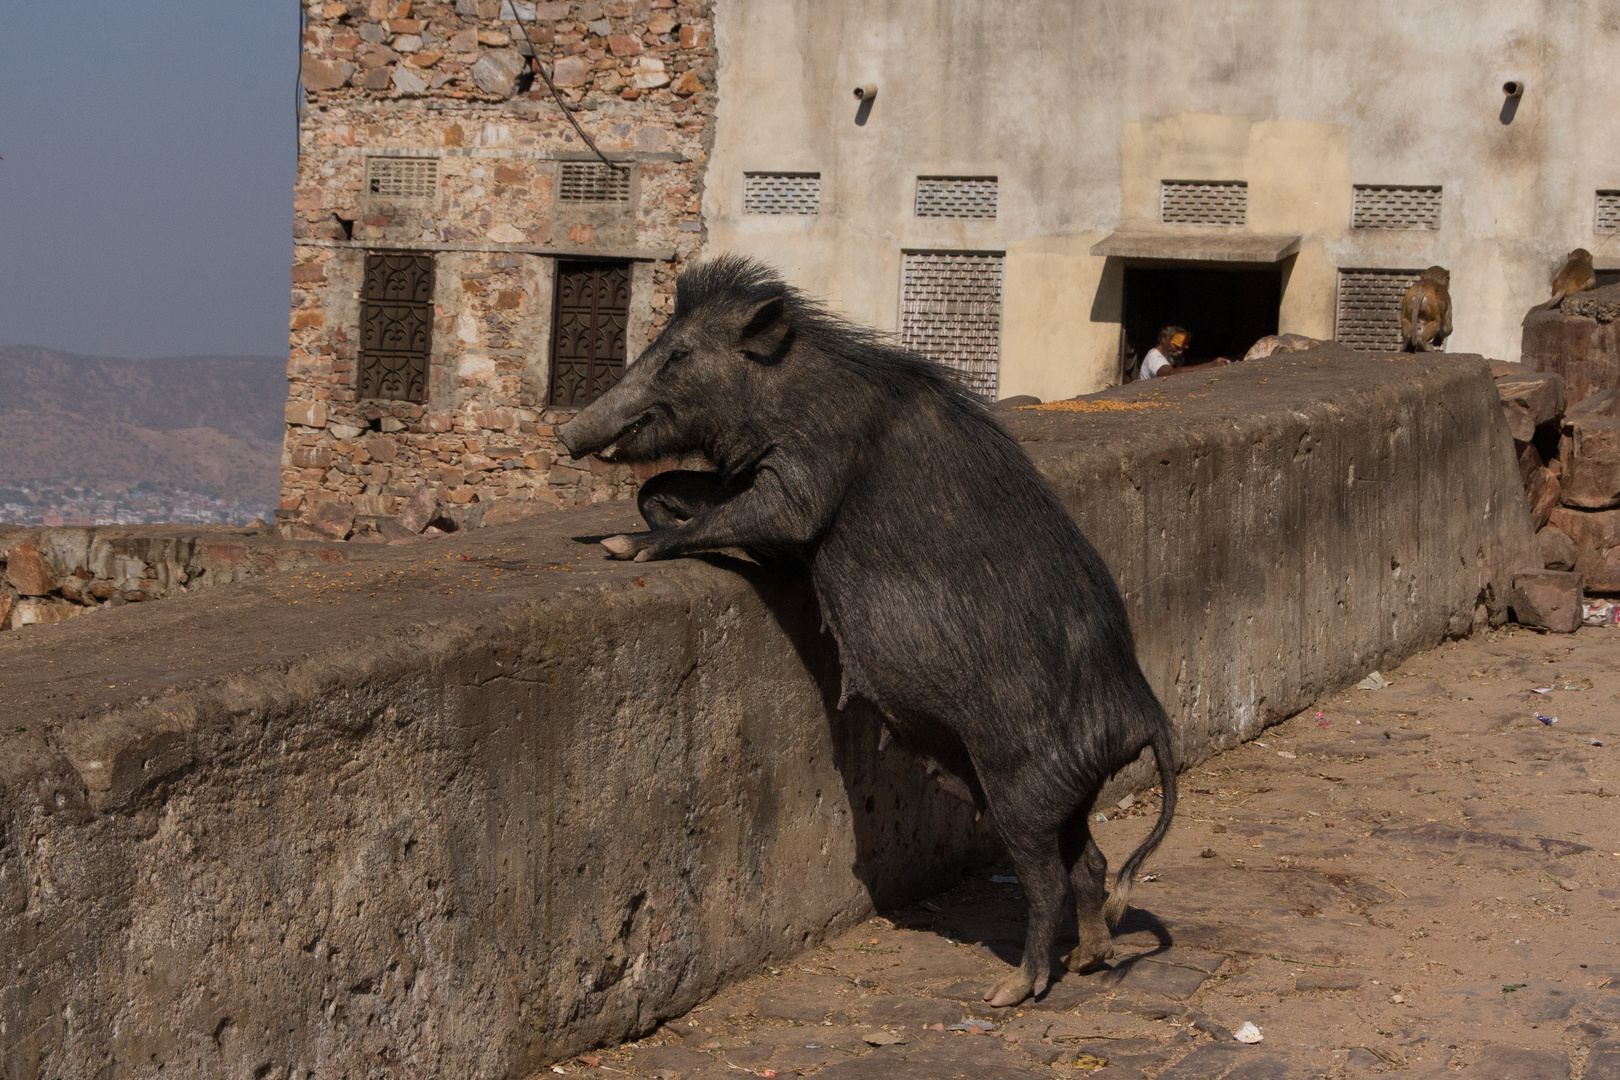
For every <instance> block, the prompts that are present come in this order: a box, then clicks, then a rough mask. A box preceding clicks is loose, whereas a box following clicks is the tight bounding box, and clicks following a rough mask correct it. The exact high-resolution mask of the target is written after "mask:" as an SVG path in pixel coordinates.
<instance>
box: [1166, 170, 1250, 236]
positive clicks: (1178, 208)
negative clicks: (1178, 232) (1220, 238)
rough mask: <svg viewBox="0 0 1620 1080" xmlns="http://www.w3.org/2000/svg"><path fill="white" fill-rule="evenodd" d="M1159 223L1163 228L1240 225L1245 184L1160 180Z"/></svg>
mask: <svg viewBox="0 0 1620 1080" xmlns="http://www.w3.org/2000/svg"><path fill="white" fill-rule="evenodd" d="M1159 220H1160V221H1162V222H1164V223H1165V224H1166V225H1243V224H1246V223H1247V222H1248V220H1249V185H1248V183H1247V182H1246V181H1243V180H1161V181H1160V182H1159Z"/></svg>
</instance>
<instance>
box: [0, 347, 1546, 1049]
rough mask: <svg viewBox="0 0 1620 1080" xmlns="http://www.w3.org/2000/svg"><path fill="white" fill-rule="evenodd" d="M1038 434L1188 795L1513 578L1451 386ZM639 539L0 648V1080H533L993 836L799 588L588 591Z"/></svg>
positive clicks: (1354, 383) (1191, 385)
mask: <svg viewBox="0 0 1620 1080" xmlns="http://www.w3.org/2000/svg"><path fill="white" fill-rule="evenodd" d="M1064 405H1065V407H1064V408H1059V409H1044V410H1038V411H1028V412H1020V413H1016V414H1013V416H1012V418H1011V419H1010V420H1009V421H1008V422H1009V424H1010V425H1011V426H1012V427H1013V428H1014V430H1016V431H1017V433H1018V434H1019V435H1020V437H1021V438H1023V439H1024V440H1025V441H1026V444H1027V445H1028V447H1029V449H1030V452H1031V454H1032V456H1033V458H1034V459H1035V461H1036V462H1037V464H1038V465H1039V466H1040V467H1041V469H1042V470H1043V471H1044V472H1045V474H1046V475H1047V476H1048V477H1049V478H1050V479H1051V480H1052V483H1053V485H1054V487H1055V488H1056V490H1057V491H1058V493H1059V494H1060V496H1061V497H1062V498H1063V500H1064V502H1065V504H1066V505H1067V506H1068V507H1069V508H1070V509H1071V511H1072V512H1073V513H1074V514H1075V515H1076V517H1077V518H1078V519H1079V520H1080V522H1081V523H1082V525H1083V527H1084V528H1085V529H1086V530H1087V532H1088V533H1089V535H1090V536H1091V537H1092V539H1093V540H1094V541H1095V542H1096V543H1097V545H1098V548H1099V550H1100V551H1101V552H1102V553H1103V555H1104V557H1105V558H1106V559H1107V560H1108V562H1109V565H1110V566H1111V567H1112V568H1113V569H1114V571H1115V573H1116V574H1117V575H1118V577H1119V579H1120V582H1121V585H1122V587H1123V589H1124V591H1125V594H1126V597H1127V599H1128V602H1129V604H1130V609H1131V614H1132V618H1133V620H1134V623H1135V627H1136V631H1137V634H1138V641H1139V652H1140V655H1141V657H1142V660H1143V663H1144V666H1145V668H1146V670H1147V672H1148V674H1149V676H1150V678H1151V679H1152V681H1153V684H1154V686H1155V688H1156V689H1157V691H1158V693H1159V694H1160V696H1161V697H1162V698H1163V700H1164V701H1165V703H1166V705H1167V706H1168V708H1169V710H1170V712H1171V715H1172V716H1173V717H1174V718H1175V721H1176V724H1177V730H1178V739H1179V743H1180V748H1181V752H1182V755H1183V757H1184V759H1185V760H1186V761H1187V762H1194V761H1198V760H1201V759H1202V758H1203V757H1205V756H1207V755H1208V754H1210V753H1212V752H1214V751H1215V750H1217V749H1218V748H1220V747H1222V746H1226V745H1230V744H1232V743H1234V742H1236V741H1238V740H1239V739H1241V738H1244V737H1246V736H1249V735H1252V734H1254V733H1255V732H1257V731H1259V730H1260V728H1261V727H1262V726H1263V725H1264V724H1266V723H1269V722H1272V721H1274V720H1277V719H1279V718H1281V717H1284V716H1287V715H1288V714H1289V713H1291V712H1292V711H1294V710H1296V709H1298V708H1300V707H1302V706H1304V705H1305V704H1308V703H1309V702H1310V701H1311V700H1313V698H1314V697H1315V696H1316V695H1318V694H1320V693H1323V692H1325V691H1328V690H1331V689H1333V688H1335V687H1339V686H1342V685H1344V684H1345V683H1347V682H1348V681H1350V680H1354V679H1358V678H1360V677H1361V676H1363V675H1364V674H1366V672H1367V671H1368V670H1369V669H1371V668H1374V667H1386V666H1388V665H1390V664H1393V663H1395V662H1396V661H1397V660H1399V659H1400V658H1401V657H1403V656H1406V655H1409V654H1411V653H1412V652H1414V651H1417V650H1421V649H1426V648H1429V647H1431V646H1433V645H1434V644H1436V643H1437V642H1439V641H1441V640H1442V639H1443V638H1444V637H1445V636H1446V635H1447V634H1464V633H1468V632H1470V631H1471V630H1472V629H1473V627H1474V626H1475V625H1476V621H1477V620H1484V619H1491V618H1500V617H1501V616H1502V611H1501V601H1502V598H1504V597H1505V595H1506V586H1507V583H1508V580H1509V577H1510V575H1511V574H1512V573H1513V572H1514V571H1515V570H1518V569H1521V568H1525V567H1529V566H1533V565H1535V559H1534V556H1533V555H1532V551H1531V545H1532V538H1531V535H1530V531H1529V523H1528V518H1527V512H1526V510H1525V506H1524V499H1523V496H1522V493H1521V491H1520V488H1519V478H1518V472H1517V466H1516V463H1515V461H1514V458H1513V451H1512V442H1511V439H1510V436H1509V434H1508V431H1507V428H1506V422H1505V420H1504V419H1503V415H1502V409H1501V406H1500V404H1499V402H1498V399H1497V395H1496V391H1495V388H1494V386H1493V384H1492V382H1491V379H1490V375H1489V371H1488V368H1487V366H1486V364H1485V363H1484V362H1483V361H1482V360H1480V359H1479V358H1477V357H1450V356H1433V355H1431V356H1426V357H1423V358H1410V357H1407V358H1399V359H1368V358H1366V357H1358V358H1348V359H1347V358H1344V357H1337V358H1336V357H1333V356H1328V355H1307V356H1290V357H1279V358H1275V359H1272V360H1266V361H1260V362H1255V363H1251V364H1247V365H1242V366H1241V367H1240V368H1233V369H1230V370H1227V371H1222V372H1220V373H1219V374H1218V376H1217V377H1215V378H1214V379H1211V380H1206V379H1200V378H1195V377H1190V376H1189V377H1185V378H1182V379H1171V380H1160V381H1158V382H1156V383H1153V384H1145V385H1143V386H1132V387H1126V388H1121V389H1118V390H1114V391H1110V392H1109V393H1108V394H1107V395H1105V398H1104V400H1102V401H1090V402H1080V403H1064ZM626 514H627V511H626V510H624V509H622V508H620V509H615V508H613V507H611V506H606V507H598V508H589V509H581V510H578V511H570V512H568V513H561V514H551V515H547V516H545V517H542V518H538V519H533V520H531V521H529V522H523V523H519V524H517V525H512V526H505V527H500V528H492V529H484V530H479V531H477V532H473V533H468V534H464V535H457V536H453V537H447V538H443V539H440V540H437V541H424V542H422V543H421V544H417V545H411V546H406V547H370V546H363V545H356V546H355V550H354V553H353V554H351V556H350V558H349V560H348V561H346V562H345V563H344V564H343V565H342V566H341V567H334V568H330V569H326V570H306V571H303V572H301V573H296V574H291V575H287V574H279V575H270V576H267V577H260V578H255V579H252V580H249V581H244V582H240V583H237V584H233V585H222V586H219V587H216V588H213V589H210V590H208V591H206V592H204V593H202V594H200V595H198V596H195V597H188V598H184V599H177V600H170V601H164V602H162V603H157V604H145V605H139V606H135V607H129V608H124V609H120V610H119V611H117V612H110V613H108V614H106V615H104V616H102V617H99V618H95V619H76V620H72V621H70V622H66V623H62V624H59V625H54V626H48V627H27V628H24V629H23V630H22V631H20V632H17V633H8V634H5V635H0V684H3V685H4V687H5V693H6V695H7V699H6V715H5V719H6V724H5V726H4V728H3V729H0V956H3V957H5V958H6V965H7V967H6V977H5V979H4V980H0V1074H3V1075H4V1076H5V1077H7V1080H39V1078H44V1077H54V1076H70V1075H92V1074H106V1075H117V1076H132V1077H140V1076H151V1075H155V1074H156V1073H157V1072H158V1071H159V1069H160V1068H161V1069H162V1072H163V1075H165V1076H179V1077H199V1078H200V1077H214V1076H222V1075H238V1074H245V1075H257V1076H261V1077H275V1078H278V1080H279V1078H283V1077H288V1076H297V1077H299V1078H300V1080H304V1078H305V1077H308V1076H310V1075H311V1074H312V1073H314V1074H315V1075H335V1074H342V1073H344V1072H345V1071H346V1070H347V1071H348V1072H349V1074H351V1075H357V1074H359V1073H361V1072H363V1071H365V1070H367V1069H372V1068H384V1067H386V1068H391V1069H394V1070H396V1071H398V1072H400V1073H401V1074H405V1075H435V1076H463V1077H519V1076H522V1075H524V1074H525V1072H526V1071H527V1070H532V1069H535V1068H537V1067H539V1066H541V1065H542V1064H543V1063H544V1062H545V1061H547V1060H550V1059H553V1058H555V1057H558V1056H562V1055H566V1054H568V1053H571V1052H575V1051H578V1050H581V1049H583V1048H585V1047H587V1046H589V1045H591V1044H593V1043H596V1042H599V1041H604V1040H611V1039H615V1038H620V1037H624V1036H627V1035H631V1034H633V1033H637V1032H642V1031H646V1030H648V1029H649V1028H650V1027H651V1026H653V1025H655V1024H656V1023H657V1022H658V1021H659V1020H660V1019H662V1018H666V1017H669V1016H672V1015H676V1014H678V1013H680V1012H682V1011H683V1010H685V1009H686V1008H688V1007H689V1006H690V1005H692V1004H693V1003H694V1002H696V1001H698V1000H700V999H701V998H702V997H703V996H704V995H705V994H707V993H710V992H711V991H713V990H714V989H715V988H716V987H717V986H718V985H719V984H720V983H721V982H722V981H724V980H726V979H728V978H732V977H735V976H737V975H739V974H743V973H747V972H751V971H753V970H756V968H757V965H759V964H761V963H763V962H767V961H769V960H770V959H771V958H774V957H782V956H785V955H788V954H790V953H792V952H794V951H796V950H798V949H800V948H802V947H804V946H805V945H808V944H811V943H814V942H815V941H817V940H818V939H819V938H820V937H821V936H822V935H823V934H824V933H826V932H827V931H828V930H830V929H834V928H838V927H841V926H844V925H847V924H848V923H850V922H851V921H852V920H855V919H857V918H859V917H861V916H862V915H864V914H865V913H866V912H867V911H868V910H869V905H870V904H871V903H872V902H873V901H874V899H876V900H879V901H882V900H885V899H889V900H892V899H898V898H902V897H904V896H907V895H915V894H916V893H917V892H919V891H926V890H928V889H931V888H934V887H936V886H939V885H941V884H945V883H948V882H950V881H951V880H953V876H954V874H955V873H956V871H957V870H958V868H959V867H960V866H961V865H962V864H963V863H964V861H966V860H967V859H969V858H971V857H972V856H973V853H974V852H975V851H978V850H982V844H983V842H984V824H981V825H980V826H978V827H977V828H976V827H975V826H974V825H973V824H972V823H971V821H970V820H969V816H968V815H967V814H966V812H965V810H964V808H962V807H961V806H960V804H957V803H955V802H954V801H952V800H951V799H950V798H949V797H947V796H944V795H943V794H941V793H939V792H938V791H937V790H935V789H934V788H932V787H931V786H929V785H928V784H926V783H925V782H924V777H923V775H922V773H921V771H920V770H919V769H917V768H916V767H915V766H914V765H912V764H910V763H909V762H906V761H905V760H903V759H901V758H899V757H898V755H896V754H895V753H894V752H892V751H891V752H890V753H888V754H884V755H880V754H879V753H878V751H877V748H876V743H877V730H876V724H875V723H874V722H873V721H872V719H871V718H870V717H866V716H862V715H853V714H840V713H838V712H837V711H836V710H835V709H833V708H832V707H831V703H832V702H835V701H836V698H837V687H838V675H837V671H836V667H835V664H834V659H833V656H832V653H831V651H830V642H829V639H828V638H827V637H826V636H825V635H823V634H821V633H820V631H819V618H818V613H817V611H816V610H815V605H814V602H813V599H812V597H811V595H810V593H809V591H808V589H807V588H806V586H805V584H804V583H803V582H802V581H799V580H795V579H792V578H787V577H783V576H780V575H777V574H770V573H765V572H762V571H759V570H754V569H750V568H749V567H748V566H747V565H746V564H737V563H728V562H717V563H715V564H713V565H711V564H710V563H708V562H705V561H701V560H695V559H694V560H680V561H676V562H670V563H652V564H617V563H607V562H604V561H602V560H601V559H600V556H599V554H598V551H597V549H596V548H594V546H591V545H590V540H591V538H592V537H593V536H597V535H601V534H604V533H608V532H612V531H618V530H620V529H623V528H625V527H626V526H627V524H630V523H629V522H627V521H626V519H625V515H626ZM1482 601H1483V602H1482ZM135 646H138V647H135ZM47 661H48V662H47ZM1131 780H1132V778H1131V777H1126V778H1125V779H1124V780H1123V781H1121V783H1127V784H1128V783H1130V782H1131ZM1114 794H1117V785H1116V789H1115V792H1114ZM1110 854H1111V855H1113V856H1114V857H1115V858H1116V859H1117V858H1119V857H1120V856H1121V855H1122V853H1120V852H1111V853H1110Z"/></svg>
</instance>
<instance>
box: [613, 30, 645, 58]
mask: <svg viewBox="0 0 1620 1080" xmlns="http://www.w3.org/2000/svg"><path fill="white" fill-rule="evenodd" d="M607 42H608V48H609V49H612V50H613V55H614V56H640V55H641V53H642V48H641V39H640V38H638V37H636V36H635V35H634V34H609V35H608V39H607Z"/></svg>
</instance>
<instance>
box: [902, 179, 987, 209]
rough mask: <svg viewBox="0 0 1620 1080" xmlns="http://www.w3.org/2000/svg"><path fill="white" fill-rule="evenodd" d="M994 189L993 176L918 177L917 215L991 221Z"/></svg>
mask: <svg viewBox="0 0 1620 1080" xmlns="http://www.w3.org/2000/svg"><path fill="white" fill-rule="evenodd" d="M996 186H997V185H996V178H995V177H993V176H919V177H917V216H918V217H944V218H993V217H995V216H996Z"/></svg>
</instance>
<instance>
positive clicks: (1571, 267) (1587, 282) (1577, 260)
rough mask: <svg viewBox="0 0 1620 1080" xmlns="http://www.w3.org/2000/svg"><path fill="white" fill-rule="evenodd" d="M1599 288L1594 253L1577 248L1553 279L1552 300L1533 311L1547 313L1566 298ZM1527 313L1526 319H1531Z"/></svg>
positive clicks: (1538, 305)
mask: <svg viewBox="0 0 1620 1080" xmlns="http://www.w3.org/2000/svg"><path fill="white" fill-rule="evenodd" d="M1595 288H1597V274H1596V272H1594V271H1593V269H1592V253H1591V252H1590V251H1587V250H1586V249H1585V248H1576V249H1575V250H1574V251H1572V252H1570V253H1569V258H1568V259H1566V260H1564V268H1563V269H1562V270H1560V271H1558V276H1557V277H1555V278H1553V286H1552V289H1553V294H1552V299H1551V300H1548V301H1547V302H1546V303H1545V304H1537V305H1536V306H1535V307H1533V308H1531V309H1530V310H1531V311H1547V310H1550V309H1551V308H1555V307H1557V306H1558V305H1559V304H1562V303H1563V302H1564V298H1565V297H1566V296H1574V295H1575V294H1576V293H1578V292H1589V291H1591V290H1592V289H1595ZM1529 317H1530V316H1529V314H1528V313H1526V315H1525V318H1529Z"/></svg>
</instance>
